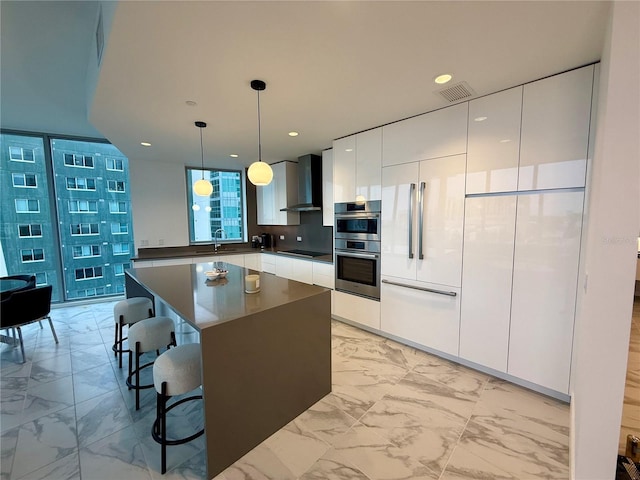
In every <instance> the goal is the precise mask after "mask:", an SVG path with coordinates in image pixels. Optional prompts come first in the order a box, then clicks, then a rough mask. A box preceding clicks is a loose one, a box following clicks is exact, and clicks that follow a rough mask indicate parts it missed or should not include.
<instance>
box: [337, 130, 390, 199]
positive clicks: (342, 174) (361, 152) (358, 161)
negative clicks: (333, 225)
mask: <svg viewBox="0 0 640 480" xmlns="http://www.w3.org/2000/svg"><path fill="white" fill-rule="evenodd" d="M333 163H334V170H333V198H334V202H336V203H338V202H354V201H356V200H366V201H369V200H380V198H381V196H380V187H381V173H382V172H381V167H382V127H379V128H374V129H372V130H367V131H366V132H362V133H358V134H355V135H351V136H349V137H345V138H341V139H339V140H335V141H334V142H333Z"/></svg>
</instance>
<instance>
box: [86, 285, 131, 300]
mask: <svg viewBox="0 0 640 480" xmlns="http://www.w3.org/2000/svg"><path fill="white" fill-rule="evenodd" d="M122 287H123V290H122V291H123V292H124V285H123V286H122ZM104 294H105V291H104V287H97V288H86V289H83V290H76V291H75V297H76V298H85V297H99V296H101V295H104Z"/></svg>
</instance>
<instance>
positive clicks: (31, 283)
mask: <svg viewBox="0 0 640 480" xmlns="http://www.w3.org/2000/svg"><path fill="white" fill-rule="evenodd" d="M2 280H22V281H24V282H26V283H25V284H24V285H22V286H20V287H19V288H16V289H14V290H8V291H6V292H0V299H1V300H4V299H6V298H9V296H10V295H11V294H12V293H14V292H19V291H20V290H29V289H30V288H35V287H36V276H35V275H9V276H7V277H2Z"/></svg>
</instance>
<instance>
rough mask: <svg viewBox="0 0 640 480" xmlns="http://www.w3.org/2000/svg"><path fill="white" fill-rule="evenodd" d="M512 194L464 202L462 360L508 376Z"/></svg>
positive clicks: (511, 269)
mask: <svg viewBox="0 0 640 480" xmlns="http://www.w3.org/2000/svg"><path fill="white" fill-rule="evenodd" d="M516 201H517V197H516V195H505V196H489V197H472V198H467V200H466V206H465V216H464V255H463V260H462V299H461V306H460V357H461V358H464V359H465V360H469V361H472V362H475V363H478V364H480V365H484V366H486V367H490V368H493V369H495V370H498V371H500V372H506V371H507V356H508V352H509V324H510V321H511V280H512V275H513V249H514V242H515V227H516Z"/></svg>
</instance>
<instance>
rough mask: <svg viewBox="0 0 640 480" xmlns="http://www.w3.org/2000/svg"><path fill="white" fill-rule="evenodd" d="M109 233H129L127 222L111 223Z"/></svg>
mask: <svg viewBox="0 0 640 480" xmlns="http://www.w3.org/2000/svg"><path fill="white" fill-rule="evenodd" d="M111 233H112V234H113V235H122V234H123V233H129V224H128V223H112V224H111Z"/></svg>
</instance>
